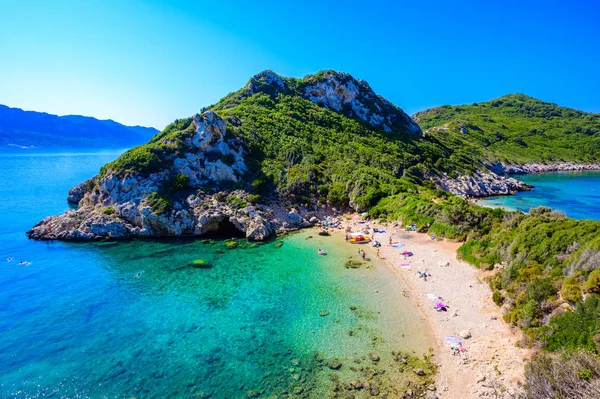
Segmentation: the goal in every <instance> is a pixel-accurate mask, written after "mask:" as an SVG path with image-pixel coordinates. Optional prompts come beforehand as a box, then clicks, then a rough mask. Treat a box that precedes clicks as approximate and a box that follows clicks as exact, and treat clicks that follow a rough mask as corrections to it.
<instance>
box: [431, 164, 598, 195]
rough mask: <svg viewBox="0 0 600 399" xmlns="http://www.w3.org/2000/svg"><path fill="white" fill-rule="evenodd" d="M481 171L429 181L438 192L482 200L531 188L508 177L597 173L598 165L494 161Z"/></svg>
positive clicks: (438, 177) (435, 178)
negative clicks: (559, 172)
mask: <svg viewBox="0 0 600 399" xmlns="http://www.w3.org/2000/svg"><path fill="white" fill-rule="evenodd" d="M484 166H485V167H486V168H487V170H485V171H481V170H477V171H475V173H474V174H473V175H471V176H468V175H460V176H458V177H449V176H448V175H447V174H443V175H441V176H433V177H431V179H432V180H433V182H434V183H435V184H436V185H437V186H438V188H440V189H441V190H444V191H448V192H450V193H452V194H455V195H458V196H460V197H464V198H471V197H476V198H483V197H492V196H498V195H514V194H515V193H517V192H519V191H528V190H531V189H532V188H533V186H532V185H530V184H526V183H523V182H520V181H518V180H516V179H514V178H512V177H510V175H523V174H538V173H548V172H558V171H586V170H600V164H598V163H591V164H577V163H559V164H539V163H531V164H522V165H519V164H504V163H502V162H496V163H491V164H487V163H484Z"/></svg>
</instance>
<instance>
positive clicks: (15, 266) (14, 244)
mask: <svg viewBox="0 0 600 399" xmlns="http://www.w3.org/2000/svg"><path fill="white" fill-rule="evenodd" d="M119 154H120V152H114V151H113V152H101V153H70V154H67V153H49V154H19V155H15V154H3V155H0V181H1V184H0V256H1V258H0V398H209V397H210V398H251V397H277V396H279V397H283V396H285V397H287V396H288V395H293V394H298V395H302V396H303V397H311V398H312V397H314V398H320V397H326V396H327V395H329V394H330V393H331V392H330V391H331V386H332V380H335V379H339V380H341V381H350V380H352V379H355V378H357V375H358V373H359V371H360V370H364V367H369V366H368V365H369V364H371V362H369V354H371V353H377V354H378V356H380V357H381V360H380V361H379V363H378V365H377V367H378V368H379V369H380V370H384V371H385V376H386V378H388V379H389V381H391V383H395V382H397V381H400V380H401V379H402V378H403V375H402V372H401V369H399V368H398V367H397V365H396V366H394V365H393V361H392V359H391V352H393V351H396V352H398V351H402V352H403V353H407V354H411V355H414V356H418V357H422V356H423V355H425V354H427V353H429V350H430V347H431V346H433V345H432V342H433V341H432V337H431V336H430V334H429V333H428V329H427V326H426V324H425V322H424V319H423V317H422V315H421V314H420V313H419V311H418V310H417V309H416V308H415V307H414V306H413V304H412V302H411V299H410V298H408V297H407V296H406V295H403V293H405V287H404V286H403V284H402V282H401V281H400V280H399V279H398V278H397V277H396V276H395V275H394V273H393V271H392V270H390V269H389V268H388V267H387V266H386V265H385V264H383V263H381V262H380V261H375V260H372V261H370V262H367V263H368V264H369V268H366V267H361V268H359V269H352V268H350V269H347V268H345V267H344V263H345V262H346V261H347V260H348V259H356V260H358V254H357V249H356V247H355V246H352V245H351V244H347V243H345V242H344V241H343V239H340V238H339V237H337V236H331V237H320V236H318V235H317V234H316V231H314V230H304V231H301V232H298V233H295V234H290V235H287V236H285V237H280V238H277V239H275V240H273V241H269V242H266V243H250V242H246V241H245V240H243V239H238V240H236V244H237V246H236V247H235V248H230V247H229V246H227V245H226V241H224V240H223V239H220V238H211V239H193V238H181V239H164V240H130V241H120V242H117V241H114V242H101V243H92V242H90V243H69V242H38V241H32V240H29V239H28V238H27V237H26V235H25V232H26V231H27V230H28V229H29V228H31V227H32V226H33V225H34V224H35V223H36V222H38V221H40V220H41V219H42V218H44V217H45V216H48V215H53V214H60V213H62V212H64V211H66V210H68V209H70V208H71V206H70V205H69V204H68V203H67V202H66V194H67V191H68V189H69V188H70V187H73V186H74V185H75V184H77V183H79V182H81V181H83V180H85V179H87V178H90V177H92V176H93V175H94V174H96V173H97V172H98V171H99V169H100V167H101V166H102V165H103V164H105V163H107V162H109V161H111V160H113V159H115V158H116V157H117V156H118V155H119ZM319 248H321V249H323V250H325V251H326V253H327V255H318V254H317V250H318V249H319ZM199 259H201V260H204V262H205V263H206V264H208V265H210V267H208V268H206V267H198V266H197V265H196V266H194V265H193V264H192V262H193V261H194V260H199ZM331 362H339V363H340V364H341V365H342V366H341V368H340V370H332V369H331V368H330V367H329V366H328V365H330V364H332V363H331ZM334 364H335V363H334ZM380 372H381V371H380Z"/></svg>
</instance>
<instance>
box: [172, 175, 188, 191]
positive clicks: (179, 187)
mask: <svg viewBox="0 0 600 399" xmlns="http://www.w3.org/2000/svg"><path fill="white" fill-rule="evenodd" d="M170 185H171V187H170V191H171V192H172V193H177V192H179V191H185V190H188V189H189V188H190V178H189V177H188V176H187V175H185V174H183V173H180V174H177V175H175V176H173V177H172V178H171V182H170Z"/></svg>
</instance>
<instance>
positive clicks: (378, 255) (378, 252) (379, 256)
mask: <svg viewBox="0 0 600 399" xmlns="http://www.w3.org/2000/svg"><path fill="white" fill-rule="evenodd" d="M376 256H377V259H381V252H380V251H379V248H377V255H376Z"/></svg>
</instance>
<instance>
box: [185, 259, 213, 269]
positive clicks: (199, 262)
mask: <svg viewBox="0 0 600 399" xmlns="http://www.w3.org/2000/svg"><path fill="white" fill-rule="evenodd" d="M188 266H192V267H195V268H196V269H210V268H211V267H212V265H211V264H210V263H208V262H207V261H205V260H204V259H196V260H193V261H191V262H190V263H188Z"/></svg>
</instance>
